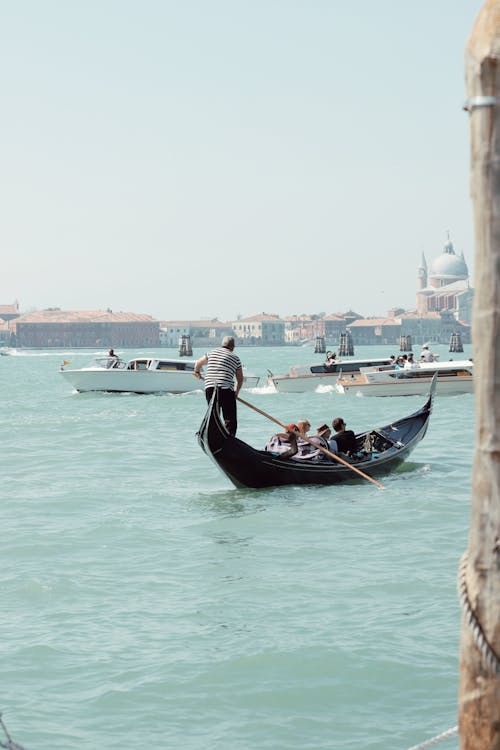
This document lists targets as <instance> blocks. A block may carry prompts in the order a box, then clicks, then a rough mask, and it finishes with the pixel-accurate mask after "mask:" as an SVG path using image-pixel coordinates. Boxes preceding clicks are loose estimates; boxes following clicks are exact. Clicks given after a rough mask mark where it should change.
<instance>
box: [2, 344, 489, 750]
mask: <svg viewBox="0 0 500 750" xmlns="http://www.w3.org/2000/svg"><path fill="white" fill-rule="evenodd" d="M435 349H436V350H437V351H439V352H440V353H441V361H443V360H446V359H449V358H451V357H453V358H455V359H460V358H462V357H468V356H470V355H471V349H470V347H465V352H464V354H463V355H461V354H449V353H448V350H447V347H444V346H441V347H436V348H435ZM237 352H238V354H239V355H240V356H241V358H242V361H243V363H244V365H245V367H246V368H247V369H248V370H249V371H250V372H253V373H256V374H259V375H261V377H262V387H259V388H257V389H255V390H253V391H246V392H245V394H242V395H244V397H245V399H246V400H248V401H250V402H251V403H253V404H255V405H256V406H258V407H259V408H260V409H261V410H262V411H265V412H266V413H267V414H269V415H271V416H273V417H275V418H276V419H278V420H280V421H282V422H286V423H288V422H292V421H293V422H296V421H297V420H298V419H300V418H301V417H307V418H308V419H309V420H310V421H311V423H312V425H313V426H318V425H320V424H321V423H323V422H331V420H332V419H333V417H335V416H342V417H344V418H345V421H346V422H347V426H348V428H350V429H354V430H355V431H361V430H364V429H369V428H371V427H375V426H381V425H383V424H386V423H388V422H390V421H392V420H394V419H397V418H399V417H402V416H405V415H406V414H409V413H410V412H412V411H414V410H416V409H417V408H418V407H419V406H420V405H421V404H422V403H423V401H424V399H423V398H422V397H416V396H413V397H390V398H367V397H362V398H360V397H356V396H351V395H340V394H338V393H336V392H334V391H333V390H332V389H323V390H322V392H320V393H317V392H313V393H302V394H279V393H276V392H275V391H274V390H273V389H272V387H270V386H267V385H266V376H267V371H268V370H271V371H272V372H274V373H275V374H282V373H285V372H287V371H288V367H289V366H290V365H293V364H303V363H307V362H316V361H317V362H321V361H322V355H318V354H314V352H313V349H312V347H310V346H309V347H294V348H288V347H287V348H285V347H281V348H239V349H237ZM151 353H153V352H145V351H143V350H137V351H123V352H120V354H121V355H122V356H124V357H125V358H128V357H132V356H136V355H143V354H151ZM156 353H157V354H158V355H160V356H161V355H163V356H174V355H176V354H177V352H176V351H173V350H157V352H156ZM202 353H203V351H201V350H200V351H195V352H194V355H195V356H199V355H201V354H202ZM391 353H396V354H397V351H396V352H394V351H393V350H392V351H391V350H387V351H386V350H385V348H384V350H382V348H379V347H377V348H369V347H357V348H356V356H357V357H363V356H373V355H384V356H385V355H389V354H391ZM416 353H417V354H418V349H417V351H416ZM94 354H103V352H90V351H85V352H83V351H81V350H80V351H47V350H45V351H34V350H20V351H18V352H17V353H14V354H13V355H12V356H8V357H0V393H1V405H0V425H1V433H2V449H1V455H0V462H1V473H0V481H1V485H0V486H1V494H2V502H1V503H0V523H1V526H0V528H1V545H0V561H1V565H0V577H1V610H0V612H1V614H0V650H1V675H2V680H1V690H0V695H1V697H0V710H1V711H2V716H3V720H4V721H5V724H6V726H7V728H8V730H9V732H10V734H11V736H12V738H13V739H14V740H15V741H17V742H18V743H20V744H22V745H23V746H24V747H25V748H26V750H68V748H78V749H79V750H95V748H97V747H99V748H100V747H102V748H106V750H118V749H120V750H122V749H124V748H132V747H134V748H146V747H155V748H182V750H206V748H217V749H218V750H240V749H241V750H266V749H267V748H269V749H272V750H299V749H300V750H304V749H305V748H311V750H323V749H325V750H326V749H328V750H331V749H333V748H335V749H339V750H349V749H350V748H352V749H353V750H354V749H356V750H359V749H360V748H364V749H365V750H368V749H370V750H393V749H394V750H405V748H408V747H410V746H412V745H414V744H417V743H420V742H423V741H424V740H426V739H429V738H431V737H433V736H435V735H437V734H439V733H441V732H442V731H444V730H447V729H449V728H450V727H452V726H454V725H455V724H456V722H457V690H458V650H459V631H460V607H459V602H458V598H457V592H456V576H457V568H458V564H459V559H460V557H461V555H462V553H463V551H464V549H465V548H466V546H467V540H468V532H469V523H470V504H471V462H472V451H473V442H474V398H473V396H472V395H467V394H464V395H458V396H442V397H440V396H439V394H438V396H437V398H436V403H435V407H434V411H433V414H432V417H431V422H430V426H429V430H428V433H427V435H426V437H425V438H424V440H423V441H422V442H421V443H420V444H419V446H418V447H417V448H416V450H415V451H414V452H413V454H412V455H411V456H410V458H409V460H408V461H407V462H406V463H405V464H404V465H403V466H402V467H401V469H400V470H398V471H397V472H396V473H394V474H392V475H391V476H388V477H385V478H383V480H382V482H383V484H384V487H385V489H383V490H381V489H378V488H377V487H376V486H374V485H373V484H372V483H370V482H361V483H357V484H346V485H340V486H335V487H315V486H310V487H284V488H283V487H278V488H272V489H265V490H237V489H235V488H234V487H233V486H232V485H231V484H230V482H229V481H228V480H227V478H226V477H225V476H224V475H223V474H221V473H220V472H219V470H218V469H217V467H216V466H215V464H213V463H212V462H211V461H210V460H209V458H208V457H207V456H205V454H204V453H203V452H202V451H201V449H200V448H199V446H198V444H197V440H196V431H197V429H198V426H199V424H200V422H201V419H202V416H203V414H204V411H205V407H206V404H205V399H204V396H203V394H202V393H201V391H198V392H194V393H189V394H183V395H176V396H174V395H168V394H165V395H149V396H141V395H133V394H106V393H89V394H77V393H75V392H73V391H72V389H71V386H69V385H68V383H67V382H66V381H64V379H63V378H62V377H61V375H60V373H59V369H60V365H61V363H62V362H63V361H64V360H70V361H71V365H72V367H76V366H81V365H85V364H88V363H89V361H90V360H91V359H92V357H93V355H94ZM238 417H239V428H238V435H239V437H241V438H242V439H243V440H246V441H247V442H249V443H251V444H252V445H254V446H256V447H263V446H264V444H265V442H266V440H267V439H268V437H269V436H270V435H271V434H272V433H273V432H274V431H275V429H276V425H275V424H274V423H273V422H271V421H269V420H268V419H266V418H265V417H263V416H262V415H260V414H257V413H256V412H255V411H252V410H250V409H249V408H247V407H245V406H242V405H240V406H239V408H238ZM0 739H4V738H3V736H2V734H1V732H0ZM441 746H442V747H444V748H450V747H456V738H455V739H453V740H447V741H446V742H444V743H443V744H442V745H441Z"/></svg>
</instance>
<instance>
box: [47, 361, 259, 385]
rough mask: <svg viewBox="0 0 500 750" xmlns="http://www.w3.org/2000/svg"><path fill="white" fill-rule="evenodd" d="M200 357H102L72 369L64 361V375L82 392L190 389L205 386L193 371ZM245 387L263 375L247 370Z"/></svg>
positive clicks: (62, 373) (62, 372) (62, 371)
mask: <svg viewBox="0 0 500 750" xmlns="http://www.w3.org/2000/svg"><path fill="white" fill-rule="evenodd" d="M195 362H196V360H194V359H192V360H186V359H159V358H156V357H136V358H134V359H130V360H128V361H125V360H123V359H120V358H118V357H98V358H97V359H95V360H94V362H93V363H92V364H91V365H90V366H88V367H81V368H78V369H70V368H69V365H70V364H71V362H66V361H65V362H64V363H63V364H62V365H61V375H62V376H63V378H64V379H65V380H67V381H68V382H69V383H70V384H71V385H72V386H73V388H74V389H75V390H76V391H78V392H79V393H86V392H89V391H107V392H110V393H189V392H191V391H199V390H200V388H203V384H201V385H200V381H199V380H196V379H195V377H194V375H193V372H194V366H195ZM243 375H244V381H243V387H244V388H254V387H255V386H257V385H258V383H259V380H260V378H259V377H258V376H257V375H249V374H246V373H245V371H244V372H243Z"/></svg>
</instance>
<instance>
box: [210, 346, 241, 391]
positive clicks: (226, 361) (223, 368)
mask: <svg viewBox="0 0 500 750" xmlns="http://www.w3.org/2000/svg"><path fill="white" fill-rule="evenodd" d="M207 358H208V363H207V365H206V366H205V374H204V379H205V388H213V387H215V386H219V387H220V388H230V389H231V390H233V391H234V377H235V374H236V370H237V369H238V368H239V367H241V362H240V358H239V357H238V356H237V355H236V354H233V353H232V352H231V351H230V350H229V349H226V348H225V347H224V346H219V347H218V348H217V349H213V350H212V351H211V352H208V354H207Z"/></svg>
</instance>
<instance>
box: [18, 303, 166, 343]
mask: <svg viewBox="0 0 500 750" xmlns="http://www.w3.org/2000/svg"><path fill="white" fill-rule="evenodd" d="M9 327H10V330H11V332H12V339H11V341H12V343H13V345H15V346H19V347H35V348H39V347H40V348H45V347H48V348H61V347H75V348H77V347H82V348H94V347H103V348H107V347H111V346H112V347H138V346H141V347H143V346H151V347H157V346H159V343H160V322H159V321H158V320H155V319H154V318H152V317H151V316H150V315H144V314H141V313H129V312H119V313H114V312H112V311H111V310H95V311H86V310H83V311H72V310H59V309H50V310H38V311H36V312H29V313H26V314H25V315H21V316H20V317H19V318H16V319H15V320H12V321H11V322H10V323H9Z"/></svg>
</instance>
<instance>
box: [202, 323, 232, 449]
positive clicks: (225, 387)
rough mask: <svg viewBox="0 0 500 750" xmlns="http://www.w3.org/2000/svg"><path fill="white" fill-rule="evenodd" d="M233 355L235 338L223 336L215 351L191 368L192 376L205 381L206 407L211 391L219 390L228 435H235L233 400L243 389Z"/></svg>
mask: <svg viewBox="0 0 500 750" xmlns="http://www.w3.org/2000/svg"><path fill="white" fill-rule="evenodd" d="M233 351H234V338H233V337H232V336H225V337H224V338H223V339H222V343H221V345H220V346H219V347H217V349H213V350H212V351H211V352H208V353H207V354H204V355H203V356H202V357H200V358H199V359H198V360H197V361H196V363H195V366H194V376H195V377H196V378H198V379H199V380H204V381H205V396H206V399H207V402H208V403H210V401H211V399H212V395H213V392H214V390H215V389H216V388H217V389H218V392H219V393H218V401H219V404H220V406H221V409H222V414H223V416H224V422H225V425H226V428H227V431H228V432H229V434H230V435H236V429H237V426H238V422H237V418H236V396H237V395H238V393H239V392H240V388H241V386H242V385H243V368H242V366H241V361H240V358H239V357H238V356H237V355H236V354H234V353H233ZM202 367H205V373H204V376H202V374H201V368H202Z"/></svg>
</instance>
